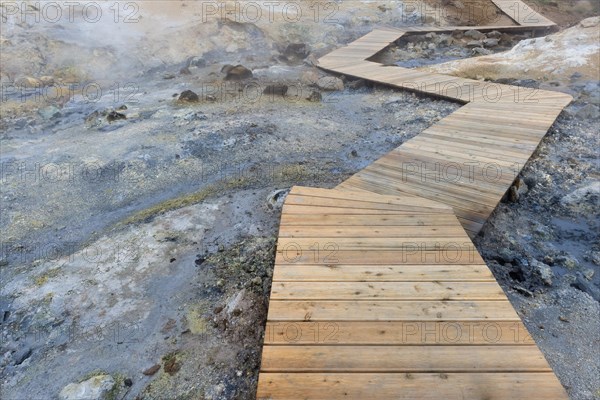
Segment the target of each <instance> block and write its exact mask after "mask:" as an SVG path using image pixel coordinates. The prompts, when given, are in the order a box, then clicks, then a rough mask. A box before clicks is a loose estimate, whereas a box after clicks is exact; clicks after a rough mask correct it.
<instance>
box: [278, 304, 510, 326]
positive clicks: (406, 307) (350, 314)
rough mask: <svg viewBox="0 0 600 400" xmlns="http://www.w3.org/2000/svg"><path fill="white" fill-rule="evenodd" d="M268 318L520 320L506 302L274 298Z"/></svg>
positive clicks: (280, 319)
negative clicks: (299, 299)
mask: <svg viewBox="0 0 600 400" xmlns="http://www.w3.org/2000/svg"><path fill="white" fill-rule="evenodd" d="M267 318H268V320H269V321H313V322H314V321H414V320H418V321H498V320H500V321H519V316H518V315H517V314H516V313H515V310H514V309H513V308H512V306H511V305H510V303H509V301H508V300H505V301H495V300H494V301H483V300H478V301H441V300H438V301H434V300H432V301H368V300H367V301H364V300H362V301H358V300H347V301H341V300H340V301H337V300H333V301H327V300H319V301H294V300H272V301H271V302H270V303H269V313H268V317H267Z"/></svg>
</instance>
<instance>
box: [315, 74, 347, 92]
mask: <svg viewBox="0 0 600 400" xmlns="http://www.w3.org/2000/svg"><path fill="white" fill-rule="evenodd" d="M317 86H318V87H319V89H321V90H344V81H342V80H341V79H340V78H336V77H335V76H324V77H322V78H320V79H319V80H318V81H317Z"/></svg>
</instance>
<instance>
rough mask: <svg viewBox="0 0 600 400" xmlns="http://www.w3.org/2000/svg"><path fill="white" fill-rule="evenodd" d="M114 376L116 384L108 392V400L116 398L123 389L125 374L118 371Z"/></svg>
mask: <svg viewBox="0 0 600 400" xmlns="http://www.w3.org/2000/svg"><path fill="white" fill-rule="evenodd" d="M112 377H113V379H114V380H115V385H114V386H113V388H112V389H111V390H110V392H108V393H107V394H106V400H116V399H117V397H118V395H119V392H121V389H122V388H123V386H124V382H125V375H123V374H120V373H116V374H114V375H113V376H112Z"/></svg>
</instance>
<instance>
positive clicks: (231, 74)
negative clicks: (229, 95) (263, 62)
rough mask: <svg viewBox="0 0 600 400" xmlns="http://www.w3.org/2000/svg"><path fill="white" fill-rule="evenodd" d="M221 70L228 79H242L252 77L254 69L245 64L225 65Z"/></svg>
mask: <svg viewBox="0 0 600 400" xmlns="http://www.w3.org/2000/svg"><path fill="white" fill-rule="evenodd" d="M221 72H223V73H224V74H226V75H225V80H226V81H241V80H243V79H248V78H252V71H251V70H250V69H248V68H246V67H244V66H243V65H236V66H233V65H229V64H228V65H225V66H224V67H223V68H221Z"/></svg>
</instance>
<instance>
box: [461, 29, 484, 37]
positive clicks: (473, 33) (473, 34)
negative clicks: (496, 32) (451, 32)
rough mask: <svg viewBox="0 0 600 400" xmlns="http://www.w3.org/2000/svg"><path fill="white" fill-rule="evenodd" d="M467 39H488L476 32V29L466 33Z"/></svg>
mask: <svg viewBox="0 0 600 400" xmlns="http://www.w3.org/2000/svg"><path fill="white" fill-rule="evenodd" d="M465 37H468V38H469V39H473V40H483V39H485V38H486V36H485V35H484V34H483V33H481V32H479V31H477V30H475V29H469V30H468V31H466V32H465Z"/></svg>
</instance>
